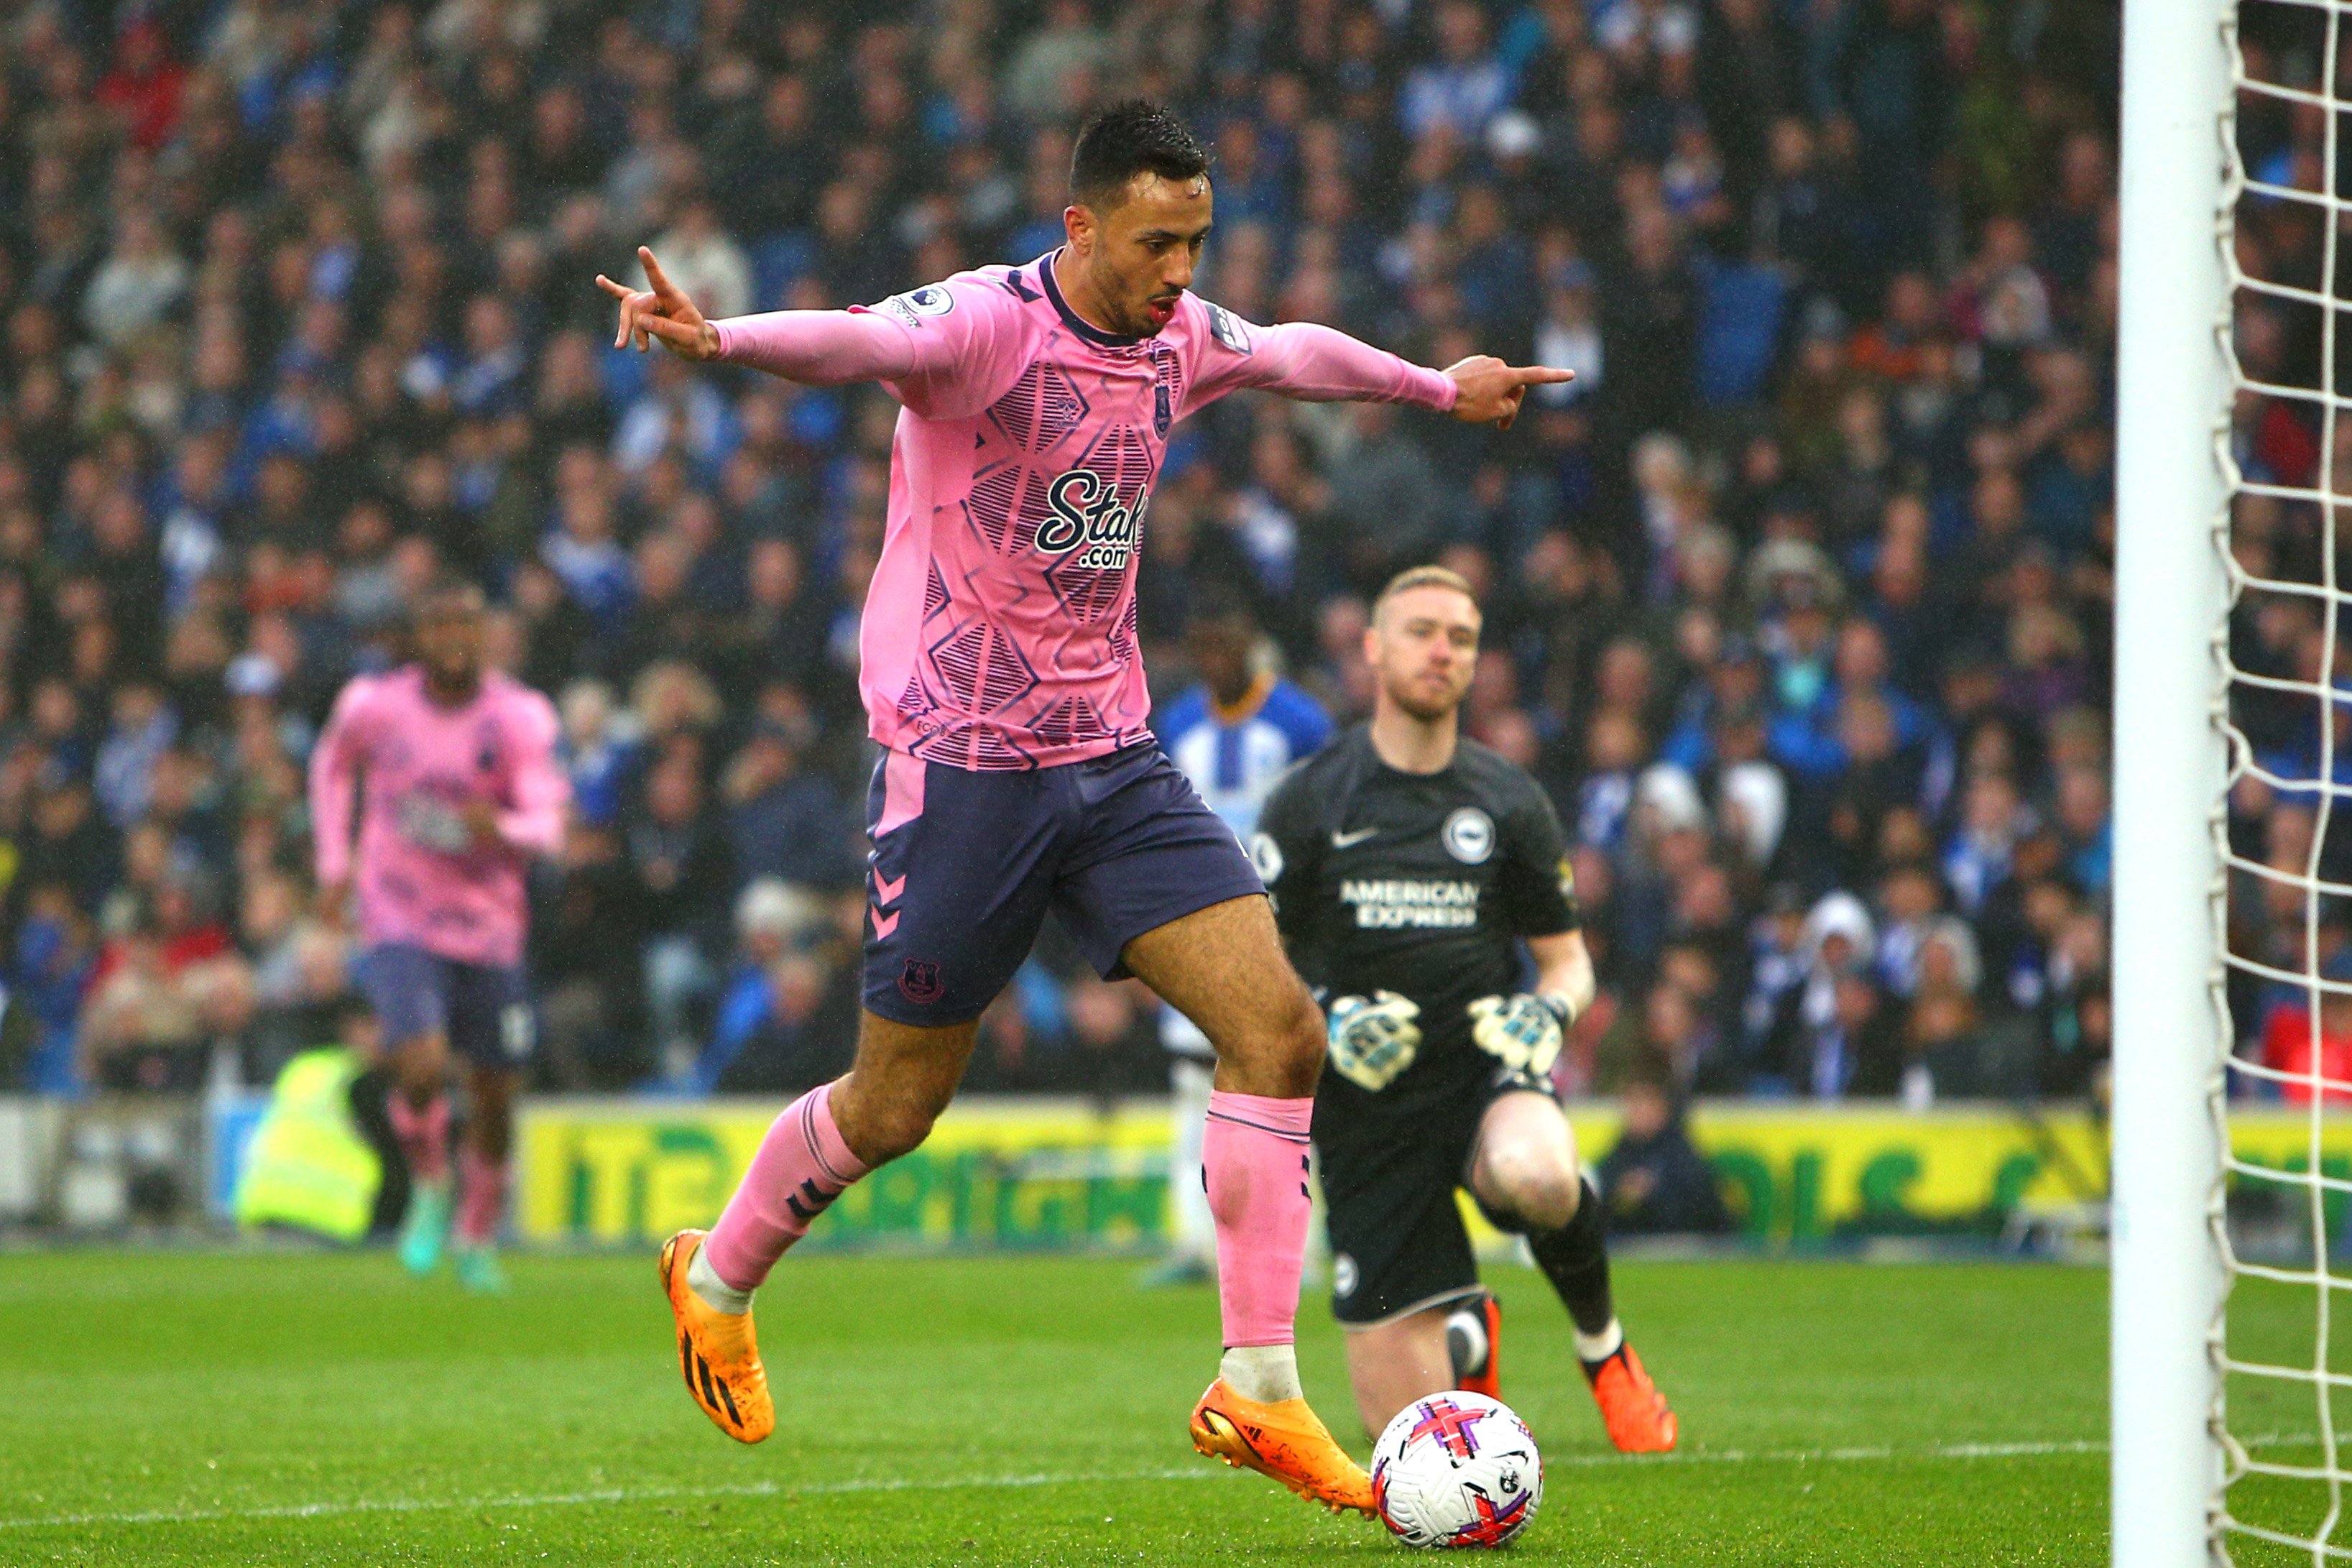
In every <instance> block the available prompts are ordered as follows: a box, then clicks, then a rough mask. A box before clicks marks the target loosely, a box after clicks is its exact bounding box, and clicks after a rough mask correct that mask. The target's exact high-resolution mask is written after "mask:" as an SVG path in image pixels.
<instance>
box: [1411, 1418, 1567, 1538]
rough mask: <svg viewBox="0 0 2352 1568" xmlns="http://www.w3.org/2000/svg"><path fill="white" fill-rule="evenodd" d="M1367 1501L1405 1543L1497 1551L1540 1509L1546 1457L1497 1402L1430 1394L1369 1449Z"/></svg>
mask: <svg viewBox="0 0 2352 1568" xmlns="http://www.w3.org/2000/svg"><path fill="white" fill-rule="evenodd" d="M1372 1498H1373V1500H1374V1501H1376V1502H1377V1503H1378V1504H1379V1505H1380V1510H1381V1523H1383V1524H1385V1525H1387V1526H1388V1527H1389V1529H1390V1530H1391V1531H1394V1532H1395V1534H1396V1537H1397V1539H1398V1540H1400V1541H1402V1542H1404V1543H1405V1544H1406V1545H1407V1546H1435V1547H1478V1546H1500V1545H1502V1544H1503V1543H1504V1542H1507V1541H1509V1540H1510V1539H1511V1538H1512V1537H1514V1536H1516V1535H1517V1534H1518V1533H1519V1531H1523V1530H1525V1529H1526V1528H1527V1527H1528V1521H1529V1520H1531V1519H1533V1518H1535V1516H1536V1510H1537V1509H1538V1508H1539V1507H1541V1506H1542V1504H1543V1456H1542V1455H1540V1454H1538V1453H1537V1452H1536V1440H1535V1437H1534V1436H1533V1435H1532V1434H1530V1433H1529V1432H1528V1424H1527V1423H1526V1422H1524V1421H1522V1420H1520V1419H1519V1418H1518V1416H1517V1415H1515V1414H1514V1413H1513V1412H1512V1410H1511V1407H1510V1406H1509V1405H1505V1404H1504V1403H1503V1402H1502V1401H1501V1400H1499V1399H1489V1398H1487V1397H1486V1395H1485V1394H1472V1393H1470V1392H1468V1391H1467V1390H1465V1389H1455V1390H1454V1391H1453V1392H1452V1393H1449V1394H1431V1395H1430V1396H1429V1397H1428V1398H1426V1399H1416V1400H1414V1401H1413V1402H1412V1404H1411V1405H1406V1406H1405V1407H1404V1408H1403V1409H1402V1410H1400V1411H1398V1412H1397V1414H1396V1419H1394V1420H1393V1421H1391V1422H1390V1423H1389V1425H1388V1429H1387V1430H1386V1431H1384V1432H1382V1433H1381V1440H1380V1441H1379V1442H1377V1443H1375V1444H1373V1445H1372Z"/></svg>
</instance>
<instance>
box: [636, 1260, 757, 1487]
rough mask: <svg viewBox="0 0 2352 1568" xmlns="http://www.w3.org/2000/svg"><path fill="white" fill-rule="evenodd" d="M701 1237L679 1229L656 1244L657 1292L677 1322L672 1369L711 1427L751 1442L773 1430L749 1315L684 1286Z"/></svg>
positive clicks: (755, 1338) (740, 1440) (737, 1439)
mask: <svg viewBox="0 0 2352 1568" xmlns="http://www.w3.org/2000/svg"><path fill="white" fill-rule="evenodd" d="M703 1236H704V1233H703V1232H701V1231H698V1230H681V1231H679V1232H678V1233H677V1235H676V1236H673V1237H670V1238H669V1239H668V1240H667V1241H665V1242H663V1243H662V1249H661V1282H662V1290H663V1293H664V1294H666V1295H667V1296H668V1297H669V1310H670V1313H671V1315H672V1316H674V1317H676V1318H677V1369H678V1371H679V1372H681V1373H685V1375H686V1391H687V1392H688V1394H692V1395H694V1402H695V1403H696V1404H697V1405H700V1406H702V1413H703V1414H704V1415H708V1416H709V1417H710V1420H711V1424H712V1425H714V1426H717V1427H718V1428H719V1430H720V1431H721V1432H724V1433H726V1434H727V1435H728V1436H730V1437H732V1438H734V1439H735V1440H736V1441H737V1442H739V1443H756V1442H758V1441H759V1440H760V1439H761V1438H762V1437H765V1436H767V1435H768V1434H769V1433H771V1432H772V1431H774V1430H775V1429H776V1406H775V1404H774V1402H773V1401H772V1400H771V1399H770V1398H769V1397H768V1372H767V1369H766V1368H765V1367H763V1366H761V1364H760V1341H759V1336H758V1335H757V1334H755V1333H754V1332H752V1330H751V1313H749V1312H722V1311H719V1310H718V1309H716V1308H714V1307H713V1306H711V1305H710V1303H709V1302H708V1301H705V1300H703V1299H702V1298H701V1297H699V1296H698V1295H696V1294H695V1293H694V1290H693V1288H692V1287H691V1286H689V1285H688V1284H687V1282H686V1270H687V1266H688V1264H690V1263H692V1262H693V1261H694V1254H695V1252H696V1250H697V1249H698V1248H699V1247H701V1246H702V1239H703Z"/></svg>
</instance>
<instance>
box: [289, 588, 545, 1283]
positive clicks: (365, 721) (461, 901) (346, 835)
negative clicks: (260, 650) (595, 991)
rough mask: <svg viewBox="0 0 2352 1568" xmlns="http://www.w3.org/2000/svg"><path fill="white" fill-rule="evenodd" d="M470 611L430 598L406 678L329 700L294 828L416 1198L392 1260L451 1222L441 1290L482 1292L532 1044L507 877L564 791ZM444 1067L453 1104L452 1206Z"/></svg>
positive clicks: (519, 695)
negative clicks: (304, 832)
mask: <svg viewBox="0 0 2352 1568" xmlns="http://www.w3.org/2000/svg"><path fill="white" fill-rule="evenodd" d="M482 611H483V606H482V597H481V595H480V593H479V592H478V590H476V589H475V588H473V587H471V586H470V585H457V586H450V587H445V588H441V589H437V590H436V591H435V592H434V593H432V594H431V595H428V596H427V597H426V598H425V600H424V602H423V603H422V604H421V605H419V606H418V609H417V612H416V627H415V630H416V656H417V657H416V662H415V663H414V664H410V665H406V666H404V667H402V668H398V669H395V670H393V671H391V672H390V673H388V674H384V675H363V676H361V677H360V678H358V679H355V680H353V681H352V683H351V684H350V685H349V686H347V687H345V688H344V689H343V690H342V693H341V696H339V697H337V698H336V700H335V706H334V711H333V713H332V714H331V716H330V717H329V719H328V721H327V728H326V731H325V732H324V733H323V734H321V735H320V738H319V744H318V747H317V749H316V750H315V751H314V752H312V753H311V758H310V816H311V823H312V828H313V834H314V837H315V838H316V840H317V853H318V875H319V886H320V889H322V891H323V892H324V894H325V896H326V899H327V901H328V905H329V907H330V908H331V909H333V910H343V909H346V908H348V907H350V906H351V905H352V904H353V903H355V904H356V915H357V920H358V926H359V936H360V942H361V945H362V952H361V957H360V979H361V982H362V984H363V985H364V987H365V988H366V990H367V993H368V996H369V999H370V1001H371V1002H372V1003H373V1005H374V1007H375V1011H376V1016H377V1018H378V1020H379V1021H380V1023H381V1024H382V1026H383V1040H384V1046H385V1051H386V1054H387V1057H388V1058H389V1059H390V1062H391V1065H392V1071H393V1078H394V1084H393V1089H392V1094H391V1100H390V1110H391V1115H392V1124H393V1129H394V1131H395V1132H396V1133H397V1134H398V1135H399V1138H400V1143H401V1148H402V1150H403V1151H404V1152H405V1153H406V1155H407V1158H408V1163H409V1169H410V1173H411V1176H412V1178H413V1180H414V1183H415V1185H414V1189H413V1195H412V1196H411V1198H410V1200H409V1206H408V1215H407V1219H406V1221H405V1223H404V1226H403V1227H402V1234H401V1243H400V1256H401V1261H402V1262H403V1263H404V1264H405V1265H407V1267H408V1268H410V1270H412V1271H413V1272H415V1273H417V1274H426V1273H430V1272H431V1271H432V1270H433V1269H434V1268H436V1267H437V1266H438V1264H439V1262H440V1259H441V1255H442V1251H443V1248H444V1246H445V1243H446V1240H447V1237H448V1236H449V1233H450V1229H451V1220H452V1210H453V1206H454V1209H455V1222H456V1232H457V1276H458V1279H460V1280H461V1281H462V1282H463V1283H465V1284H466V1285H467V1286H468V1287H470V1288H473V1289H499V1286H500V1285H501V1283H502V1279H501V1276H500V1274H499V1267H498V1261H497V1258H496V1255H495V1250H494V1249H495V1246H496V1243H497V1239H498V1234H499V1224H500V1221H501V1219H502V1217H503V1215H504V1212H505V1207H506V1191H507V1155H508V1150H509V1145H510V1144H511V1142H512V1141H513V1101H514V1094H515V1090H516V1089H517V1087H518V1086H519V1085H520V1082H521V1075H522V1069H523V1068H524V1067H525V1066H526V1065H527V1064H528V1063H529V1061H530V1051H531V1044H532V1039H533V1036H534V1029H533V1026H532V1016H531V1010H530V995H529V992H528V990H527V988H526V986H525V984H524V977H523V968H522V961H523V942H524V937H525V935H526V934H527V932H528V929H529V922H530V914H529V909H528V906H527V903H526V899H525V886H524V882H525V876H526V873H527V872H528V870H529V867H530V860H531V859H532V858H534V857H541V856H548V855H552V854H554V853H555V851H556V849H557V848H558V847H560V846H561V845H562V837H563V821H564V809H565V806H566V805H567V804H568V803H569V801H570V798H571V786H570V784H569V783H568V782H567V780H566V779H565V777H564V774H563V771H562V768H560V767H559V766H557V764H556V760H555V741H556V732H557V731H556V717H555V709H554V707H553V705H552V704H551V703H550V702H549V701H548V700H547V699H546V698H545V697H543V696H541V694H540V693H538V692H536V691H534V690H532V689H530V688H529V687H527V686H524V685H522V684H521V683H520V682H519V681H516V680H514V679H511V678H509V677H508V676H506V675H504V674H502V673H500V672H499V671H497V670H487V669H485V668H483V662H482V631H483V626H482ZM355 801H356V803H357V805H358V811H357V816H358V823H359V837H358V847H357V850H356V855H355V854H354V850H353V846H352V820H353V815H354V813H353V807H354V804H355ZM354 867H356V870H355V869H354ZM453 1054H454V1055H455V1056H456V1057H457V1058H458V1059H459V1060H460V1061H461V1062H462V1063H463V1064H464V1068H465V1084H466V1104H467V1115H466V1132H465V1141H464V1147H463V1148H462V1149H461V1150H460V1151H459V1152H458V1155H457V1181H456V1183H455V1184H454V1188H455V1190H454V1192H453V1184H452V1182H451V1180H450V1171H449V1165H450V1157H449V1124H450V1105H449V1095H448V1089H447V1084H448V1078H449V1064H450V1058H451V1056H452V1055H453Z"/></svg>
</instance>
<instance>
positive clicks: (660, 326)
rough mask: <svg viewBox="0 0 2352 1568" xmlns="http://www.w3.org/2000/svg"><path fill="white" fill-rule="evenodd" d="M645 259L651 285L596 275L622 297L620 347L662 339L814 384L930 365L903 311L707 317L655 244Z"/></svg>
mask: <svg viewBox="0 0 2352 1568" xmlns="http://www.w3.org/2000/svg"><path fill="white" fill-rule="evenodd" d="M637 260H638V263H639V264H640V265H641V266H643V267H644V268H645V269H646V282H648V283H650V284H651V285H652V288H650V289H630V288H627V287H625V286H624V285H622V284H619V283H615V282H614V281H613V279H610V278H607V277H605V276H604V274H603V273H601V272H600V273H598V274H597V275H596V287H598V288H599V289H603V290H604V292H605V293H607V294H610V295H611V296H612V297H613V298H614V299H615V300H619V301H620V302H621V321H620V326H619V328H618V330H617V331H614V334H613V346H614V348H616V349H617V348H625V347H627V346H629V345H630V344H631V343H632V342H634V343H635V346H636V349H637V352H638V353H646V351H647V350H648V349H649V348H650V347H651V346H652V345H653V344H654V343H656V342H657V343H659V344H661V346H662V347H664V348H666V349H667V350H669V351H670V353H674V354H676V355H677V356H678V357H679V358H680V359H684V360H692V361H695V362H697V363H702V362H707V361H712V360H721V361H725V362H726V363H730V364H748V365H750V366H751V367H752V368H753V369H755V370H764V371H766V372H768V373H769V374H772V375H780V376H782V377H783V378H785V379H786V380H788V381H797V382H800V383H802V384H803V385H808V386H839V385H842V384H845V383H848V382H853V381H898V380H900V379H902V378H904V377H906V376H908V375H911V374H914V373H915V372H916V371H918V370H919V369H921V368H923V360H924V354H923V353H922V350H923V348H924V347H925V346H926V345H923V344H919V342H917V339H916V335H915V333H914V332H913V331H911V330H910V329H909V328H908V326H907V324H906V323H905V322H903V321H900V320H898V318H897V317H896V316H892V315H888V314H885V313H883V312H881V311H878V310H770V311H766V312H764V313H762V314H760V315H754V316H733V317H730V318H729V319H727V320H726V321H706V320H705V319H704V318H703V314H702V312H701V310H698V309H697V308H696V306H695V303H694V301H693V300H691V299H688V297H687V294H686V292H685V290H684V289H680V288H678V286H677V284H675V283H673V282H671V281H670V280H669V277H668V275H667V274H666V273H665V272H663V271H662V267H661V263H660V262H659V261H657V260H656V259H655V258H654V253H653V252H652V250H650V249H649V248H647V247H645V246H642V245H641V246H639V247H637ZM942 336H943V334H939V333H934V334H933V337H934V338H940V337H942ZM948 346H949V345H947V344H945V343H944V342H942V343H941V344H940V345H938V347H937V349H936V351H935V352H934V353H932V354H931V356H930V357H931V358H934V359H939V358H943V357H945V354H946V349H947V347H948Z"/></svg>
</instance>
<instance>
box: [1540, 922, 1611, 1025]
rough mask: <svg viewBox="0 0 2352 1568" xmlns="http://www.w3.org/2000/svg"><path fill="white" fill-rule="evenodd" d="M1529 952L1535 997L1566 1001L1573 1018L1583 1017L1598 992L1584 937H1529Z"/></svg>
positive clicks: (1574, 933)
mask: <svg viewBox="0 0 2352 1568" xmlns="http://www.w3.org/2000/svg"><path fill="white" fill-rule="evenodd" d="M1528 953H1529V954H1530V955H1532V956H1533V957H1534V959H1535V961H1536V987H1535V988H1536V994H1538V995H1539V996H1562V997H1565V998H1567V1000H1568V1004H1569V1006H1570V1008H1571V1009H1572V1010H1573V1011H1574V1013H1575V1014H1576V1016H1579V1017H1581V1016H1583V1015H1584V1010H1585V1009H1586V1008H1587V1007H1590V1006H1591V1005H1592V998H1593V996H1594V994H1596V993H1597V992H1598V991H1599V989H1600V986H1599V983H1598V982H1597V981H1596V980H1595V979H1594V978H1593V973H1592V954H1591V951H1590V950H1588V949H1587V948H1586V947H1585V945H1584V933H1583V932H1582V931H1562V932H1560V933H1559V934H1557V935H1554V936H1538V937H1529V938H1528Z"/></svg>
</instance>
